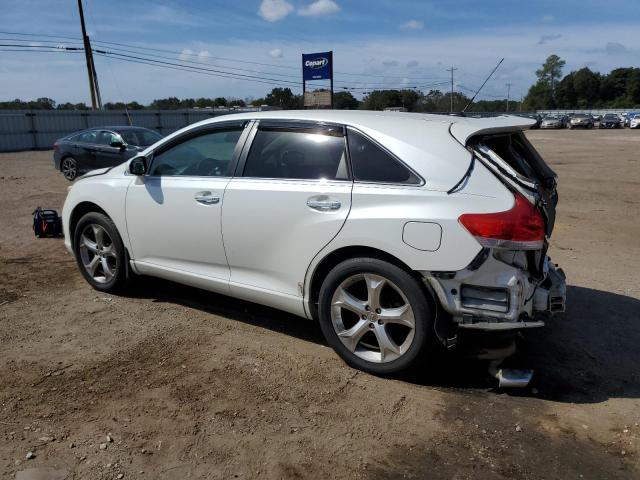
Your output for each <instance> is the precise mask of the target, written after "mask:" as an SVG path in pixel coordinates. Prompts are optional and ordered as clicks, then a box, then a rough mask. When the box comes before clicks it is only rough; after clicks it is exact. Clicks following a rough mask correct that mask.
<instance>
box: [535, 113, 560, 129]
mask: <svg viewBox="0 0 640 480" xmlns="http://www.w3.org/2000/svg"><path fill="white" fill-rule="evenodd" d="M564 126H565V122H564V121H563V119H562V117H559V116H555V115H548V116H546V117H544V118H543V119H542V122H540V128H564Z"/></svg>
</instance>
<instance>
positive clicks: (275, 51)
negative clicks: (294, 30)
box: [269, 48, 282, 58]
mask: <svg viewBox="0 0 640 480" xmlns="http://www.w3.org/2000/svg"><path fill="white" fill-rule="evenodd" d="M269 56H270V57H273V58H282V50H280V49H279V48H273V49H271V50H269Z"/></svg>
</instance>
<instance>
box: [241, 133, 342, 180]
mask: <svg viewBox="0 0 640 480" xmlns="http://www.w3.org/2000/svg"><path fill="white" fill-rule="evenodd" d="M243 175H244V176H245V177H254V178H288V179H300V180H319V179H325V180H348V179H349V172H348V168H347V159H346V154H345V143H344V135H343V133H342V130H341V129H323V128H313V127H310V128H287V127H280V128H278V127H259V129H258V131H257V132H256V136H255V138H254V140H253V143H252V144H251V149H250V150H249V154H248V156H247V160H246V163H245V167H244V173H243Z"/></svg>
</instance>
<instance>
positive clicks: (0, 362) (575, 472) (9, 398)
mask: <svg viewBox="0 0 640 480" xmlns="http://www.w3.org/2000/svg"><path fill="white" fill-rule="evenodd" d="M529 137H530V138H531V140H532V142H533V143H534V144H535V145H536V147H538V148H539V150H540V151H541V153H542V154H543V156H545V158H547V159H548V161H549V162H550V164H551V165H552V166H553V168H554V169H555V170H556V171H557V172H558V174H559V191H560V208H559V213H558V220H557V224H556V231H555V232H554V238H553V241H552V246H551V249H550V254H551V256H552V258H553V259H554V260H555V261H556V262H557V263H559V264H560V265H561V266H562V267H563V268H564V269H565V271H566V273H567V276H568V283H569V285H570V286H569V290H568V312H567V313H566V314H564V315H561V316H559V317H557V319H556V320H555V321H554V322H553V323H552V324H550V325H548V326H547V327H546V328H544V329H540V330H538V331H535V332H530V333H529V334H528V335H527V337H526V339H525V342H524V344H523V349H522V351H521V353H520V356H519V360H520V361H522V362H525V363H526V364H527V365H528V366H531V367H534V368H536V374H535V376H534V381H533V382H532V385H531V386H530V388H528V389H525V390H522V391H500V390H497V389H495V388H493V387H494V385H493V383H492V382H491V380H490V379H489V378H488V377H487V375H486V373H485V366H484V365H483V364H482V363H480V362H474V361H468V360H462V359H459V358H456V357H453V358H442V359H440V360H438V362H437V364H435V365H432V366H431V368H430V369H429V370H426V369H425V371H424V372H423V373H416V374H413V375H412V376H408V377H403V378H399V379H394V380H389V379H382V378H376V377H373V376H370V375H366V374H363V373H360V372H357V371H355V370H352V369H350V368H349V367H347V366H346V365H344V364H343V363H342V362H341V361H340V360H339V359H338V357H337V356H336V355H335V354H334V353H333V352H332V351H331V350H330V349H329V348H328V347H327V346H326V345H325V343H324V341H323V339H322V336H321V334H320V331H319V328H318V326H317V325H316V324H315V323H314V322H307V321H304V320H301V319H298V318H295V317H292V316H290V315H287V314H284V313H281V312H278V311H275V310H271V309H268V308H264V307H260V306H257V305H254V304H250V303H246V302H242V301H238V300H234V299H230V298H227V297H223V296H220V295H215V294H211V293H206V292H202V291H199V290H195V289H191V288H187V287H182V286H179V285H175V284H173V283H169V282H164V281H159V280H151V279H148V280H145V281H144V282H143V283H142V284H141V285H140V286H139V287H137V288H136V289H135V290H134V291H132V292H131V294H130V295H129V296H126V297H125V296H111V295H105V294H101V293H98V292H96V291H94V290H92V289H91V288H90V287H89V286H88V285H87V284H86V283H85V282H84V280H83V279H82V277H81V275H80V273H79V272H78V271H77V269H76V266H75V263H74V261H73V259H72V257H71V256H70V255H69V254H68V253H67V252H66V250H65V249H64V246H63V244H62V240H58V239H55V240H53V239H42V240H36V239H35V238H34V237H33V234H32V232H31V227H30V224H31V217H30V213H31V211H32V210H33V209H34V208H35V207H36V206H37V205H42V206H43V207H52V208H60V207H61V206H62V203H63V199H64V195H65V189H66V187H67V182H66V181H65V180H64V179H63V178H62V176H61V175H60V174H59V173H58V172H56V171H54V169H53V166H52V160H51V152H22V153H14V154H2V155H0V226H1V228H0V279H1V280H0V404H1V409H0V477H1V478H14V477H15V476H16V473H17V472H21V471H22V473H20V474H19V475H18V478H25V479H26V478H32V477H29V476H28V474H25V473H24V470H26V469H33V468H45V467H46V468H49V469H50V470H49V472H50V473H49V478H61V479H62V478H78V479H79V478H86V479H117V478H124V479H128V478H149V479H164V478H172V479H173V478H175V479H184V478H214V479H217V478H220V479H222V478H225V479H226V478H268V479H271V478H274V479H275V478H340V479H352V478H371V479H373V478H418V479H423V478H429V479H452V478H455V479H467V478H481V479H506V478H509V479H520V478H524V479H538V478H539V479H542V478H544V479H549V478H558V479H569V478H571V479H580V478H585V479H590V478H592V479H603V478H607V479H613V478H620V479H630V478H640V460H639V458H640V426H639V425H640V368H639V366H640V346H639V345H640V275H639V274H638V271H639V269H640V241H638V238H640V222H639V221H638V214H639V212H640V210H639V205H640V200H639V197H638V194H639V192H640V157H639V156H638V152H640V132H638V131H630V130H623V131H544V132H543V131H534V132H530V133H529ZM28 452H31V456H32V457H33V458H30V459H27V456H28V455H27V454H28ZM52 472H57V473H52ZM121 475H122V476H121Z"/></svg>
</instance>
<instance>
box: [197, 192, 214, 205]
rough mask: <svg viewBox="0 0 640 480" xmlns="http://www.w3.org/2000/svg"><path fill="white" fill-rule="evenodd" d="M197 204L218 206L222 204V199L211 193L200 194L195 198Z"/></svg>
mask: <svg viewBox="0 0 640 480" xmlns="http://www.w3.org/2000/svg"><path fill="white" fill-rule="evenodd" d="M194 198H195V199H196V202H198V203H201V204H202V205H216V204H217V203H220V197H218V196H217V195H213V194H212V193H211V192H198V193H196V195H195V197H194Z"/></svg>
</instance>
